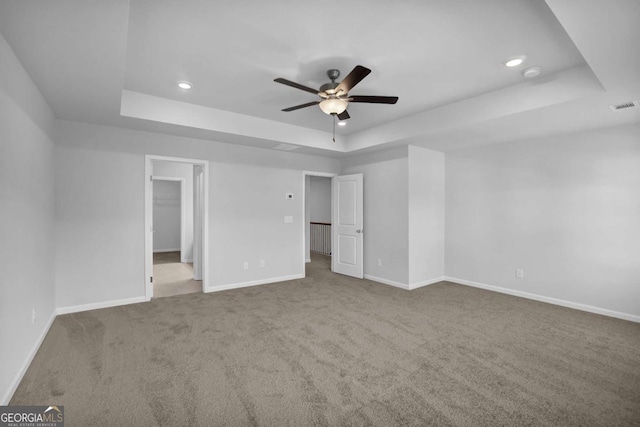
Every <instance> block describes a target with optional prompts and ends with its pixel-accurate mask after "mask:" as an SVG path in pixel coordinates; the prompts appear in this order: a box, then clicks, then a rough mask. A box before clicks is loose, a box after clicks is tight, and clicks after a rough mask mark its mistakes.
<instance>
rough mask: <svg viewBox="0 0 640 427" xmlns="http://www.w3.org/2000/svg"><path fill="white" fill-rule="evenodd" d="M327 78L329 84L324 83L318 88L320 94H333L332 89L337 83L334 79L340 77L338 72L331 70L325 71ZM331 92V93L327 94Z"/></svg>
mask: <svg viewBox="0 0 640 427" xmlns="http://www.w3.org/2000/svg"><path fill="white" fill-rule="evenodd" d="M327 77H329V79H331V83H325V84H323V85H322V86H320V92H327V93H329V94H332V93H334V89H335V88H337V87H338V85H339V83H336V79H337V78H338V77H340V70H336V69H335V68H332V69H331V70H327ZM328 91H331V92H328Z"/></svg>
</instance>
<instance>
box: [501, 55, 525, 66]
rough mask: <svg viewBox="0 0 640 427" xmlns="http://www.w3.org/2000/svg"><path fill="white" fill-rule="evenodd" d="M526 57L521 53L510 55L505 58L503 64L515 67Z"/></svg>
mask: <svg viewBox="0 0 640 427" xmlns="http://www.w3.org/2000/svg"><path fill="white" fill-rule="evenodd" d="M525 59H527V57H526V56H524V55H521V56H514V57H511V58H509V59H507V60H506V61H505V62H504V65H506V66H507V67H510V68H511V67H517V66H518V65H520V64H522V63H523V62H524V60H525Z"/></svg>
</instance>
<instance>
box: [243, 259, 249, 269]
mask: <svg viewBox="0 0 640 427" xmlns="http://www.w3.org/2000/svg"><path fill="white" fill-rule="evenodd" d="M242 268H243V269H245V270H248V269H249V263H248V262H247V261H245V262H244V263H243V264H242Z"/></svg>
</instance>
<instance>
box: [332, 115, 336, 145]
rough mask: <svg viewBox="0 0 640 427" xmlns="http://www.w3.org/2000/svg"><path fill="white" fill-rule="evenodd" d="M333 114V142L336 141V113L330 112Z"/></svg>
mask: <svg viewBox="0 0 640 427" xmlns="http://www.w3.org/2000/svg"><path fill="white" fill-rule="evenodd" d="M332 116H333V142H336V115H335V114H332Z"/></svg>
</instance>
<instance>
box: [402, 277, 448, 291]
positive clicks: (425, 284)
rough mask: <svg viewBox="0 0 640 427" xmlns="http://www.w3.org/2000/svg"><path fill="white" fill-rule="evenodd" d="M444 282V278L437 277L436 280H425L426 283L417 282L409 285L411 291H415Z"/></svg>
mask: <svg viewBox="0 0 640 427" xmlns="http://www.w3.org/2000/svg"><path fill="white" fill-rule="evenodd" d="M443 280H446V279H445V277H444V276H440V277H436V278H434V279H429V280H425V281H424V282H416V283H412V284H410V285H409V289H410V290H413V289H418V288H421V287H423V286H429V285H433V284H436V283H439V282H442V281H443Z"/></svg>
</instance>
